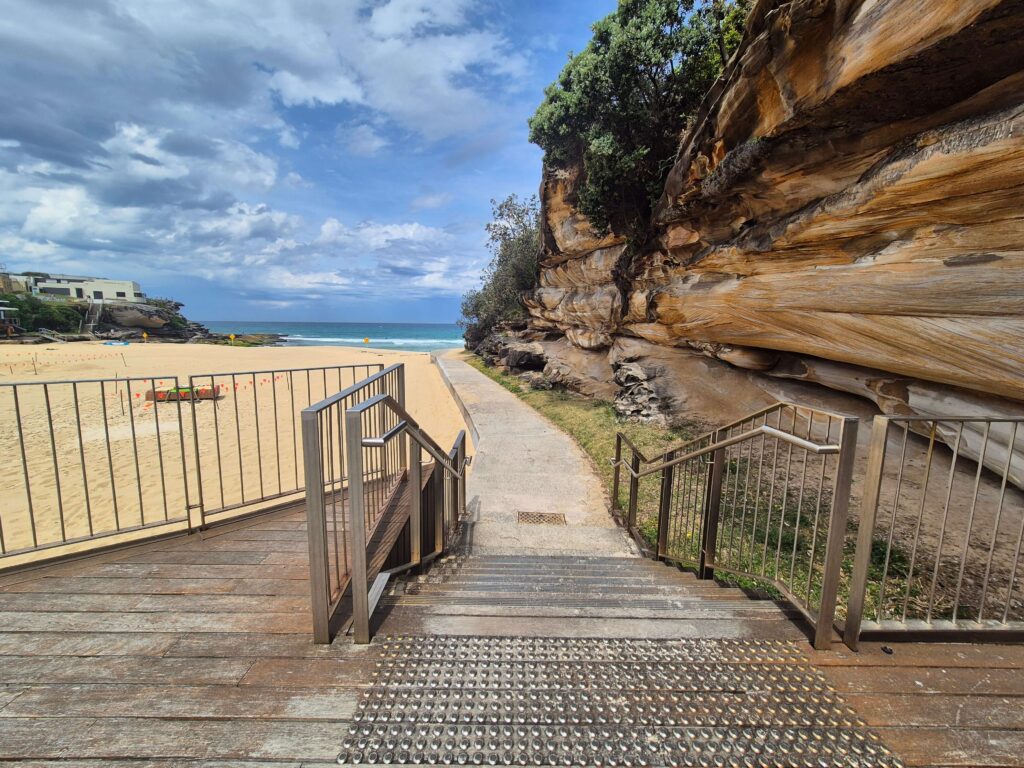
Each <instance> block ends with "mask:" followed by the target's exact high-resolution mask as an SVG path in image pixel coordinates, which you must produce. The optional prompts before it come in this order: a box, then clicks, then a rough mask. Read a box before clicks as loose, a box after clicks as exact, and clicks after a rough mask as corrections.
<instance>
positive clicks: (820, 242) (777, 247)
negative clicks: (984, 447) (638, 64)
mask: <svg viewBox="0 0 1024 768" xmlns="http://www.w3.org/2000/svg"><path fill="white" fill-rule="evenodd" d="M575 182H576V175H575V174H574V172H572V171H549V172H548V173H547V175H546V178H545V180H544V184H543V186H542V190H541V192H542V199H543V206H544V217H545V223H546V227H545V232H544V246H545V253H544V257H543V261H542V268H541V274H540V288H539V289H538V290H537V291H536V293H535V294H534V295H533V297H532V298H531V299H530V300H529V301H528V305H529V310H530V313H531V316H532V318H533V320H532V322H531V327H532V329H533V331H534V332H535V333H536V334H541V333H543V334H547V335H548V336H549V337H553V336H557V335H564V337H565V338H566V339H567V340H568V342H569V343H571V344H572V345H574V346H575V347H576V348H578V349H579V350H581V351H582V350H588V351H589V352H590V353H591V362H590V365H591V366H593V364H594V363H593V359H592V358H593V357H601V356H603V357H604V358H605V359H606V360H607V363H606V365H607V367H608V369H609V375H608V376H607V377H606V378H608V379H609V380H610V379H611V369H612V368H616V367H618V365H619V364H621V362H622V360H623V359H624V358H623V353H622V344H621V343H620V342H619V340H621V339H632V340H644V341H646V342H649V343H650V345H657V347H658V348H659V349H660V348H666V347H668V348H674V349H676V350H678V352H677V353H676V354H678V355H682V356H684V357H685V358H686V359H691V360H692V359H693V356H692V351H697V352H699V353H700V354H702V355H705V356H709V357H713V358H717V359H719V360H721V361H724V362H726V363H728V364H729V365H730V366H732V367H733V368H739V369H744V370H747V371H755V372H758V374H759V375H760V376H761V377H762V378H763V376H771V377H778V378H783V379H792V380H798V381H803V382H814V383H817V384H819V385H824V386H826V387H829V388H832V389H837V390H841V391H845V392H849V393H852V394H855V395H858V396H861V397H866V398H868V399H870V400H872V401H874V402H875V403H876V404H877V405H878V406H879V407H880V408H881V409H882V410H883V411H884V412H887V413H893V414H903V415H915V414H921V415H959V416H965V415H966V416H970V415H975V414H979V415H980V414H988V415H994V414H1005V415H1024V3H1021V2H1020V1H1019V0H1012V1H1011V0H928V2H920V1H919V0H792V2H783V1H782V0H762V1H761V2H759V3H757V5H756V7H755V9H754V10H753V12H752V14H751V18H750V21H749V24H748V28H747V31H746V35H745V39H744V42H743V44H742V46H741V47H740V49H739V50H738V51H737V54H736V56H734V58H733V60H732V61H731V62H730V64H729V66H728V67H727V69H726V72H725V74H724V75H723V77H722V78H721V79H720V80H719V82H718V83H717V84H716V86H715V87H714V88H713V90H712V92H711V93H710V94H708V97H707V98H706V99H705V102H704V105H703V107H702V109H701V111H700V113H699V114H698V116H697V119H696V120H695V122H694V124H693V126H692V128H691V129H690V130H689V131H688V132H687V134H686V135H685V136H684V137H683V138H682V142H681V145H680V150H679V153H678V156H677V159H676V162H675V164H674V167H673V168H672V171H671V173H670V176H669V179H668V182H667V184H666V187H665V191H664V194H663V196H662V198H661V201H660V203H659V205H658V207H657V210H656V212H655V216H654V219H653V221H652V222H651V238H650V241H649V243H650V244H649V246H648V247H647V248H646V249H644V250H643V252H641V253H630V252H629V250H628V249H627V247H626V245H625V243H624V241H623V239H622V238H619V237H616V236H614V235H609V236H606V237H599V236H598V235H597V234H596V233H595V232H594V231H593V229H592V228H591V227H590V226H589V224H588V223H587V221H586V220H585V218H584V217H582V216H581V215H580V214H579V213H578V212H577V211H575V209H574V208H573V204H572V201H573V189H574V184H575ZM630 343H631V344H633V345H634V354H633V357H632V359H633V360H637V359H639V358H642V357H643V356H644V355H645V354H648V352H649V351H650V349H652V347H651V346H650V345H648V347H647V349H648V352H644V351H642V350H637V349H636V348H635V347H636V345H637V344H638V343H639V342H638V341H631V342H630ZM683 350H689V351H690V352H684V351H683ZM626 357H627V358H628V357H629V356H628V355H627V356H626ZM681 359H682V358H681ZM1019 439H1020V440H1021V447H1022V450H1024V435H1021V436H1020V438H1019Z"/></svg>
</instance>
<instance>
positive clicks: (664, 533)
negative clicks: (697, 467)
mask: <svg viewBox="0 0 1024 768" xmlns="http://www.w3.org/2000/svg"><path fill="white" fill-rule="evenodd" d="M675 456H676V454H675V451H668V452H667V453H666V454H665V461H672V459H674V458H675ZM673 470H674V467H672V466H668V467H665V468H664V469H663V470H661V494H660V497H659V499H658V541H657V552H658V558H659V559H663V558H664V557H665V555H666V554H667V552H668V515H669V505H670V504H671V502H672V475H673Z"/></svg>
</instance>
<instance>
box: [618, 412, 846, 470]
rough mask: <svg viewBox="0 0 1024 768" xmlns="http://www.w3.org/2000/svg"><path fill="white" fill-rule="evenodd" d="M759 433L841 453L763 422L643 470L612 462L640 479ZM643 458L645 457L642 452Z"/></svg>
mask: <svg viewBox="0 0 1024 768" xmlns="http://www.w3.org/2000/svg"><path fill="white" fill-rule="evenodd" d="M759 435H765V436H767V437H775V438H778V439H779V440H782V441H784V442H787V443H792V444H793V445H796V446H798V447H800V448H803V449H804V450H806V451H810V452H811V453H814V454H829V453H839V450H840V447H839V446H838V445H835V444H832V443H827V444H824V445H822V444H820V443H815V442H813V441H811V440H805V439H803V438H802V437H797V436H796V435H791V434H789V433H788V432H784V431H783V430H781V429H776V428H775V427H769V426H767V425H764V424H762V425H761V426H759V427H755V428H754V429H751V430H748V431H746V432H742V433H740V434H738V435H734V436H733V437H730V438H728V439H726V440H719V441H718V442H716V443H712V444H711V445H708V446H705V447H704V448H700V449H698V450H696V451H690V452H689V453H684V454H683V455H682V456H677V457H676V458H674V459H671V460H670V461H663V462H662V463H661V464H655V465H654V466H652V467H648V468H647V469H645V470H643V471H641V472H634V471H633V468H632V467H631V466H629V464H628V463H626V462H625V461H623V460H622V459H611V464H612V466H613V467H614V466H621V467H625V469H626V471H627V472H629V474H630V475H632V476H633V477H635V478H637V479H640V478H641V477H646V476H647V475H653V474H654V473H655V472H660V471H661V470H663V469H668V468H669V467H674V466H676V465H677V464H682V463H683V462H686V461H690V460H691V459H696V458H699V457H701V456H706V455H707V454H710V453H714V452H715V451H717V450H720V449H722V448H728V447H729V446H730V445H736V444H737V443H742V442H743V441H744V440H749V439H751V438H753V437H758V436H759ZM630 445H632V443H630ZM641 458H643V455H642V454H641ZM648 461H649V459H648V460H645V463H647V462H648Z"/></svg>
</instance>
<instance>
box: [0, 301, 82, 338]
mask: <svg viewBox="0 0 1024 768" xmlns="http://www.w3.org/2000/svg"><path fill="white" fill-rule="evenodd" d="M0 299H3V300H5V301H7V302H9V303H10V305H11V306H12V307H13V308H15V309H17V310H18V313H17V315H16V322H17V323H18V325H19V326H20V327H22V328H24V329H25V330H26V331H36V330H39V329H40V328H49V329H50V330H51V331H78V330H79V328H80V327H81V324H82V313H81V312H80V311H79V310H78V308H77V307H75V306H74V305H72V304H64V303H57V302H54V303H48V302H45V301H42V300H40V299H37V298H36V297H35V296H30V295H28V294H23V293H8V294H3V295H0Z"/></svg>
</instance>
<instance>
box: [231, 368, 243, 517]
mask: <svg viewBox="0 0 1024 768" xmlns="http://www.w3.org/2000/svg"><path fill="white" fill-rule="evenodd" d="M231 388H232V390H233V391H234V395H233V397H232V402H233V403H234V408H235V441H236V443H237V446H238V486H239V489H240V493H241V501H242V503H243V504H244V503H245V501H246V499H245V470H244V469H243V468H242V426H241V421H240V419H239V416H238V381H237V380H236V378H235V374H231Z"/></svg>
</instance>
